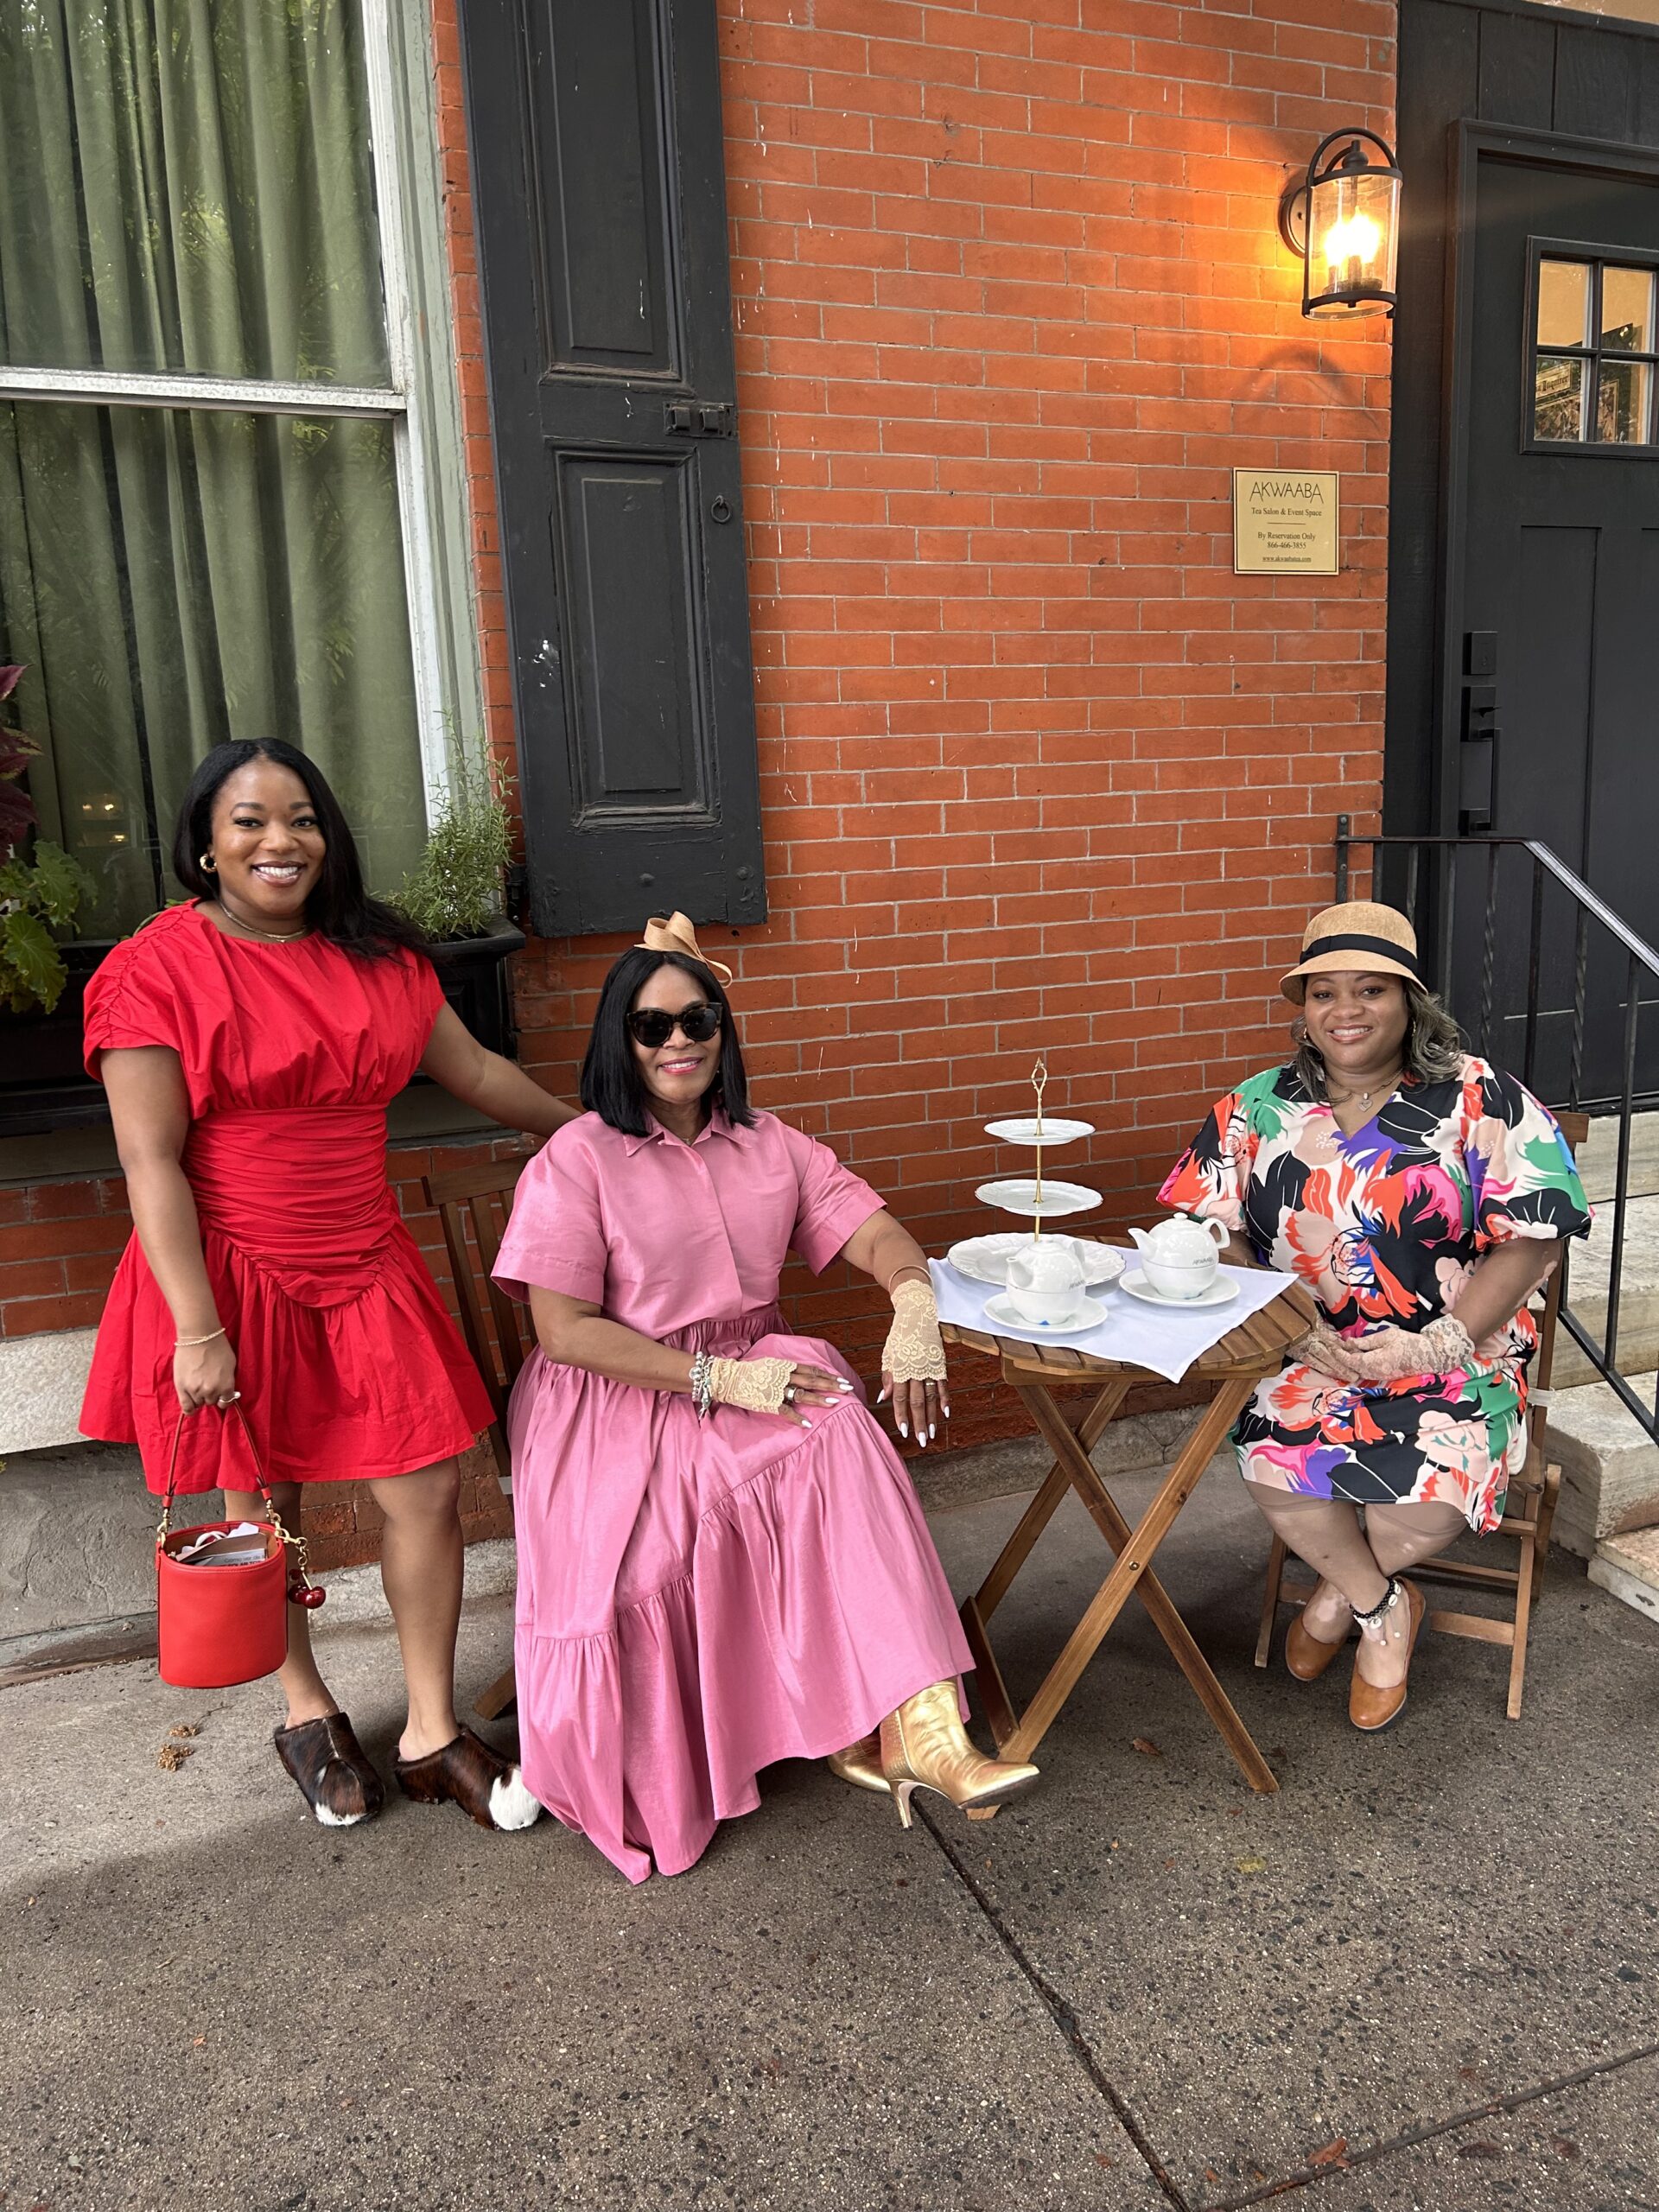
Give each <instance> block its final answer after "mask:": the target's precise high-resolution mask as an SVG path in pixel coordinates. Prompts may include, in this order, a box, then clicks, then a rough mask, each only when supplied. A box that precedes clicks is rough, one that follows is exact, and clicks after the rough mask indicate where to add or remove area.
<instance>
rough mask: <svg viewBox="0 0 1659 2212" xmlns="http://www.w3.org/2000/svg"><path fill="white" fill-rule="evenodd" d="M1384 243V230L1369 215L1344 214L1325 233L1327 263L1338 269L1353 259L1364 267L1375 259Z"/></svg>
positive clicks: (1330, 266)
mask: <svg viewBox="0 0 1659 2212" xmlns="http://www.w3.org/2000/svg"><path fill="white" fill-rule="evenodd" d="M1382 243H1383V232H1382V230H1381V228H1380V227H1379V226H1378V225H1377V224H1376V223H1374V222H1373V221H1372V219H1371V218H1370V216H1369V215H1344V216H1343V217H1341V218H1339V219H1338V221H1336V222H1334V223H1332V226H1331V227H1330V229H1329V230H1328V231H1327V232H1325V263H1326V265H1327V266H1328V267H1329V268H1331V269H1332V270H1336V269H1339V268H1340V267H1341V266H1342V265H1343V264H1344V262H1350V261H1352V262H1357V264H1359V267H1360V268H1361V269H1364V268H1366V267H1368V266H1369V265H1370V263H1371V262H1372V261H1373V260H1374V259H1375V257H1376V249H1377V247H1378V246H1379V245H1381V244H1382Z"/></svg>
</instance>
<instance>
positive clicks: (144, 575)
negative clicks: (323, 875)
mask: <svg viewBox="0 0 1659 2212" xmlns="http://www.w3.org/2000/svg"><path fill="white" fill-rule="evenodd" d="M0 147H3V149H4V158H3V161H0V660H10V661H21V662H24V663H26V664H28V670H29V672H28V675H27V676H26V677H25V678H24V680H23V682H22V684H21V685H20V687H19V689H18V690H17V692H16V695H15V698H14V702H13V707H14V710H15V714H16V719H17V721H19V722H20V723H21V725H22V727H23V728H26V729H27V730H29V732H30V734H32V735H33V736H34V737H35V738H36V739H37V740H39V741H41V744H42V745H43V747H45V751H44V753H43V755H42V758H41V760H39V761H37V762H36V763H35V765H34V766H33V767H32V769H31V772H30V776H29V789H30V791H31V795H32V796H33V798H34V799H35V804H36V807H37V809H38V810H39V812H40V815H41V823H42V828H43V830H44V833H45V834H46V835H48V836H53V837H55V838H57V839H58V840H59V841H60V842H62V843H63V844H65V845H66V846H67V848H68V849H69V850H70V851H71V852H73V853H74V854H75V855H76V856H77V857H78V858H79V859H80V860H81V861H82V862H83V863H84V864H85V865H86V867H87V868H89V869H90V871H91V872H92V876H93V878H94V880H95V881H96V882H97V884H98V887H99V896H98V900H97V905H96V908H95V910H94V911H92V912H90V913H88V912H83V914H82V916H81V918H80V921H79V928H80V930H81V932H82V933H83V934H84V935H86V936H89V937H90V936H107V935H113V934H116V933H118V932H119V931H123V930H125V929H130V928H131V927H132V926H134V925H135V924H136V923H137V922H138V921H139V920H141V919H142V918H143V916H144V915H145V914H147V913H149V912H151V911H152V910H153V909H154V908H155V907H156V906H157V905H159V904H161V903H162V901H163V900H164V899H166V898H168V897H169V896H173V895H175V888H174V887H173V886H172V884H171V880H170V878H169V877H168V874H167V870H166V861H165V855H166V850H167V847H168V843H169V842H170V837H171V829H172V818H173V813H174V810H175V806H176V804H177V800H178V798H179V795H180V792H181V790H182V788H183V785H184V783H185V780H186V779H187V778H188V775H189V772H190V770H191V768H192V766H193V765H194V762H195V761H196V760H199V759H200V756H201V754H202V753H204V752H205V751H206V750H207V748H208V747H210V746H212V745H214V744H216V743H218V742H219V741H220V740H222V739H224V738H226V737H252V736H258V735H262V734H271V735H277V736H282V737H285V738H288V739H289V740H290V741H292V742H294V743H296V744H297V745H300V746H302V747H304V749H305V750H306V751H307V752H308V753H310V754H311V755H312V756H313V757H314V758H315V760H317V761H318V762H319V763H320V765H321V767H322V768H323V770H324V772H325V773H326V774H327V777H328V778H329V780H330V781H331V782H332V783H333V784H334V786H335V788H336V790H337V791H339V793H340V798H341V801H342V803H343V804H344V806H345V808H346V814H347V816H348V817H349V819H350V820H351V822H352V824H353V829H354V830H356V831H357V833H358V834H359V837H360V838H361V841H362V845H363V850H364V856H365V866H366V868H367V872H368V874H369V876H370V880H371V881H372V883H374V884H375V885H376V886H377V887H381V888H385V887H391V886H393V885H395V884H396V883H397V880H398V879H399V877H400V876H401V875H402V874H403V872H404V869H405V868H409V867H411V866H412V865H413V863H414V861H415V859H416V855H417V854H418V852H419V849H420V846H421V843H422V842H423V838H424V835H425V809H424V802H423V779H422V771H421V760H420V747H419V740H418V724H417V715H416V699H415V689H414V682H413V672H412V666H411V658H410V625H409V612H408V602H407V593H406V583H405V578H404V559H403V537H402V531H401V525H400V516H399V505H398V502H399V487H398V474H397V463H396V454H395V440H396V438H397V435H398V424H397V410H398V409H399V408H401V406H402V404H403V402H402V399H401V396H400V395H398V394H396V393H394V392H392V391H391V390H390V385H391V376H390V369H389V364H388V348H387V341H386V324H385V306H384V302H383V295H382V288H381V277H380V240H379V232H378V223H377V218H376V210H375V197H374V180H373V172H372V162H371V144H370V135H369V102H368V97H367V87H366V81H365V56H364V52H363V29H362V23H361V21H360V17H359V9H358V5H357V0H0ZM7 369H18V370H40V371H56V372H79V371H98V372H105V374H106V375H107V374H108V373H110V372H113V373H114V374H115V375H116V376H118V377H122V378H131V379H133V380H134V381H133V385H132V389H131V391H130V392H122V393H119V394H116V395H113V397H116V399H117V401H118V404H103V403H104V402H105V401H106V400H107V399H108V398H109V397H111V396H112V395H111V394H110V393H109V392H108V391H107V389H106V390H105V391H100V392H99V393H98V394H96V395H90V394H86V395H84V394H78V393H73V392H66V391H62V390H54V391H52V392H51V393H50V394H47V395H42V396H30V395H29V394H27V393H23V392H19V391H16V390H15V389H14V390H12V391H8V390H7V389H6V385H5V380H4V372H5V371H6V370H7ZM159 375H166V376H170V377H173V378H179V377H184V378H203V379H207V378H213V379H220V380H226V379H228V380H235V384H236V388H235V389H233V390H232V391H231V392H229V393H226V391H222V390H221V391H217V392H216V393H215V394H214V395H213V403H214V404H213V406H211V407H209V406H207V405H202V406H192V405H189V404H169V405H165V406H163V405H149V404H143V402H144V400H145V397H146V394H145V393H144V391H143V379H144V378H146V377H150V376H159ZM266 382H269V383H270V384H271V385H289V386H294V385H303V386H306V387H308V388H309V387H312V386H315V411H312V410H311V409H310V406H309V393H308V392H307V397H306V401H305V411H303V412H302V411H297V408H296V402H295V400H294V398H293V397H292V394H291V393H290V394H289V395H288V396H287V397H283V395H281V394H278V393H276V392H274V391H273V392H272V393H270V394H264V393H262V391H260V389H259V385H261V384H262V383H266ZM331 385H333V386H336V387H346V386H350V387H353V388H354V389H355V391H357V392H359V393H361V392H362V391H364V390H365V389H368V390H372V391H382V390H384V391H385V398H386V411H385V413H384V414H376V413H372V412H370V413H355V414H348V413H344V412H340V413H336V412H332V411H331V410H330V404H329V388H330V386H331ZM348 397H349V395H348V394H346V392H344V391H341V393H340V400H341V402H342V403H344V402H345V401H346V399H347V398H348ZM94 398H95V399H96V400H97V401H98V403H99V404H91V403H92V400H93V399H94ZM129 401H130V402H131V403H133V404H125V403H127V402H129Z"/></svg>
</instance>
